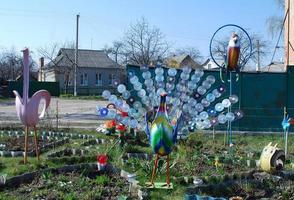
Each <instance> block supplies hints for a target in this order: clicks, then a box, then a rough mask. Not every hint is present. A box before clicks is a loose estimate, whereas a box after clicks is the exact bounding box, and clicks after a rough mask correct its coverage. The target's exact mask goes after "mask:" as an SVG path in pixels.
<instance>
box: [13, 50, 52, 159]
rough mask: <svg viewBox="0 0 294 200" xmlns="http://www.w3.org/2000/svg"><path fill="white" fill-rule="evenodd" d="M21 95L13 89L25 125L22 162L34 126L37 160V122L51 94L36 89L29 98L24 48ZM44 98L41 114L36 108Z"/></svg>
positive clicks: (27, 71) (26, 60)
mask: <svg viewBox="0 0 294 200" xmlns="http://www.w3.org/2000/svg"><path fill="white" fill-rule="evenodd" d="M22 52H23V95H22V97H21V96H20V95H19V93H18V92H17V91H15V90H14V91H13V93H14V95H15V107H16V113H17V116H18V118H19V119H20V121H21V123H22V124H23V125H24V126H25V148H24V150H25V151H24V164H26V163H27V151H28V131H29V128H30V127H32V128H34V132H35V134H34V143H35V152H36V156H37V158H38V160H39V148H38V138H37V128H36V126H37V124H38V122H39V119H40V118H43V117H44V115H45V112H46V109H47V108H48V107H49V104H50V100H51V95H50V93H49V92H48V91H46V90H39V91H37V92H36V93H35V94H34V95H33V96H32V97H31V98H29V83H30V82H29V50H28V49H27V48H26V49H24V50H23V51H22ZM42 99H44V100H45V105H44V108H43V110H42V112H41V114H40V115H39V114H38V109H39V105H40V102H41V100H42Z"/></svg>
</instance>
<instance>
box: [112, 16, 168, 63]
mask: <svg viewBox="0 0 294 200" xmlns="http://www.w3.org/2000/svg"><path fill="white" fill-rule="evenodd" d="M168 50H169V44H168V42H167V41H165V36H164V35H163V34H162V32H161V31H160V30H159V28H156V27H151V26H150V25H149V23H148V22H147V20H146V19H145V18H144V17H142V18H141V19H140V20H138V21H137V22H136V23H134V24H131V25H130V26H129V28H128V29H127V31H126V32H125V34H124V37H123V39H122V40H120V41H115V42H114V43H113V45H112V47H111V54H112V55H113V57H114V60H115V61H116V62H117V63H120V64H126V63H132V64H140V65H141V64H146V65H150V64H152V63H154V62H156V61H157V60H158V59H159V58H163V57H165V55H166V53H167V51H168Z"/></svg>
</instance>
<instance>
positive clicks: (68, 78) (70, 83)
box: [64, 75, 72, 85]
mask: <svg viewBox="0 0 294 200" xmlns="http://www.w3.org/2000/svg"><path fill="white" fill-rule="evenodd" d="M71 80H72V76H71V75H64V85H66V82H67V85H72V81H71Z"/></svg>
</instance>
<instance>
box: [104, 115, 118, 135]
mask: <svg viewBox="0 0 294 200" xmlns="http://www.w3.org/2000/svg"><path fill="white" fill-rule="evenodd" d="M115 127H116V121H115V120H114V119H112V120H109V121H106V122H105V129H106V134H107V135H111V134H114V133H115Z"/></svg>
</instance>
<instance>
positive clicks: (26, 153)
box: [23, 126, 29, 164]
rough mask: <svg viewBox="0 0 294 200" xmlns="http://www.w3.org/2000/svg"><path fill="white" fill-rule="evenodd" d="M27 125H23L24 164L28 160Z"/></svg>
mask: <svg viewBox="0 0 294 200" xmlns="http://www.w3.org/2000/svg"><path fill="white" fill-rule="evenodd" d="M28 129H29V127H28V126H25V149H24V161H23V163H24V164H27V162H28Z"/></svg>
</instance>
